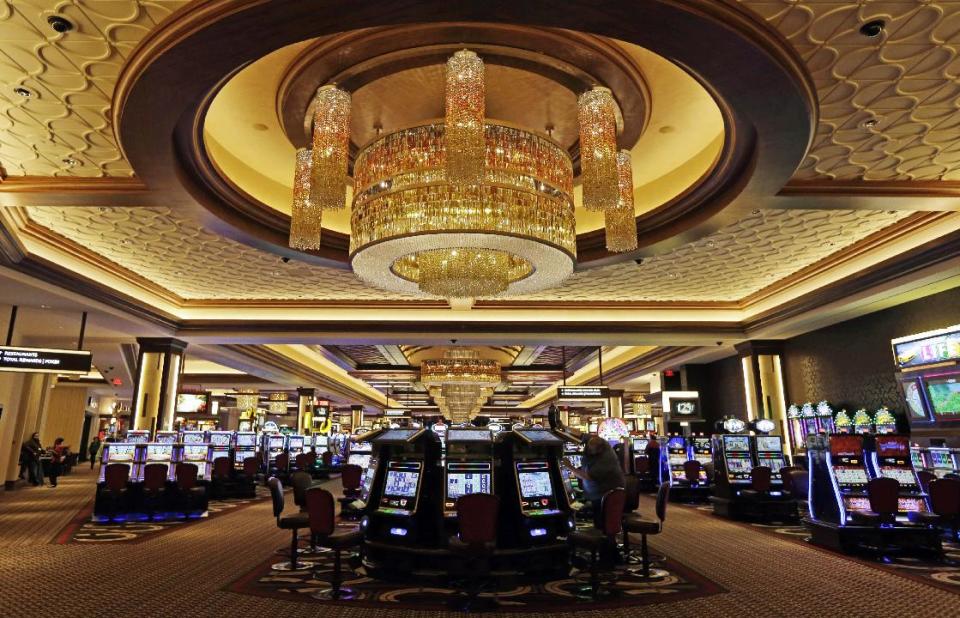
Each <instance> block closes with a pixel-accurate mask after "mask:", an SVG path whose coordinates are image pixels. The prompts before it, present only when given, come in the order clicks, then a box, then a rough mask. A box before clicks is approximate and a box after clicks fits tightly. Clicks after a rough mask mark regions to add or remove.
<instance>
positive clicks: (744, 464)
mask: <svg viewBox="0 0 960 618" xmlns="http://www.w3.org/2000/svg"><path fill="white" fill-rule="evenodd" d="M727 470H728V471H729V472H731V473H737V474H750V472H752V471H753V462H752V461H750V460H749V459H745V458H743V459H741V458H740V457H732V458H730V459H728V460H727Z"/></svg>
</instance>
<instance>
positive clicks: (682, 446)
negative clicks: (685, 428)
mask: <svg viewBox="0 0 960 618" xmlns="http://www.w3.org/2000/svg"><path fill="white" fill-rule="evenodd" d="M667 450H669V451H686V450H687V442H686V440H684V439H683V438H670V439H669V440H667Z"/></svg>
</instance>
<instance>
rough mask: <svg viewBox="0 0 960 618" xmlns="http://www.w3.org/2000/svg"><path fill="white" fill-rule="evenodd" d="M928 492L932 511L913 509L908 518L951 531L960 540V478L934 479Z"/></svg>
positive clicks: (951, 534)
mask: <svg viewBox="0 0 960 618" xmlns="http://www.w3.org/2000/svg"><path fill="white" fill-rule="evenodd" d="M927 493H928V495H929V496H930V512H923V511H911V512H909V513H907V519H909V520H910V521H911V522H912V523H915V524H919V525H923V526H929V527H936V528H939V529H940V530H946V531H949V532H950V538H951V539H953V540H954V541H956V540H960V480H958V479H948V478H942V479H934V480H933V481H931V482H930V486H929V490H928V492H927ZM941 547H942V546H941ZM941 555H942V554H941Z"/></svg>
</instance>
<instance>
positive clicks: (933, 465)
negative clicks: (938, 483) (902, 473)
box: [911, 447, 957, 478]
mask: <svg viewBox="0 0 960 618" xmlns="http://www.w3.org/2000/svg"><path fill="white" fill-rule="evenodd" d="M912 454H913V451H912V450H911V455H912ZM927 454H928V458H929V460H930V465H929V466H926V467H929V468H930V470H931V472H933V474H934V475H935V476H936V477H937V478H943V477H944V476H946V475H948V474H954V473H956V472H957V462H956V461H955V457H956V453H954V452H952V451H951V450H950V449H948V448H938V447H930V448H929V449H927ZM914 467H915V468H916V467H917V465H916V462H915V461H914ZM920 467H924V466H923V465H922V464H921V466H920Z"/></svg>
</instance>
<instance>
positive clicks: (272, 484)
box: [267, 476, 313, 571]
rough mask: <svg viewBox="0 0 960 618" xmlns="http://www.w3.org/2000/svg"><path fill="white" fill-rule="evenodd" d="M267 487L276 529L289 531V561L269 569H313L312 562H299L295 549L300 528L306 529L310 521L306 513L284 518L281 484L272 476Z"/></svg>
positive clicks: (297, 552)
mask: <svg viewBox="0 0 960 618" xmlns="http://www.w3.org/2000/svg"><path fill="white" fill-rule="evenodd" d="M267 486H268V487H269V488H270V497H271V499H272V500H273V516H274V517H276V518H277V528H280V529H281V530H290V531H291V537H290V560H289V561H288V562H278V563H277V564H274V565H273V566H271V567H270V568H272V569H273V570H274V571H299V570H302V569H310V568H313V563H312V562H306V561H302V560H299V551H298V549H297V544H298V542H299V536H298V532H299V531H300V529H301V528H306V527H308V526H309V525H310V519H309V517H308V516H307V513H296V514H295V515H287V516H284V515H283V508H284V499H283V484H282V483H281V482H280V479H278V478H277V477H275V476H274V477H270V479H268V480H267Z"/></svg>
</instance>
